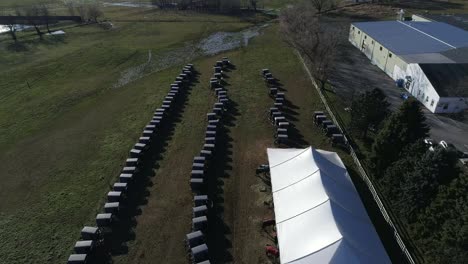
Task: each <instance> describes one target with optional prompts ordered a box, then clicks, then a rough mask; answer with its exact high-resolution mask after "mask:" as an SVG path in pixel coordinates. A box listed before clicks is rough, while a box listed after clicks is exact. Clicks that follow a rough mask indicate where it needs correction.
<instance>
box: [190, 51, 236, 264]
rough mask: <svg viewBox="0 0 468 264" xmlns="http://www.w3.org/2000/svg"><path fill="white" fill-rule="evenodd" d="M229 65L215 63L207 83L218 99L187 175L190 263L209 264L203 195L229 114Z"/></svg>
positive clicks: (207, 202)
mask: <svg viewBox="0 0 468 264" xmlns="http://www.w3.org/2000/svg"><path fill="white" fill-rule="evenodd" d="M231 66H232V64H231V62H230V61H229V60H228V58H223V59H222V60H221V61H217V62H216V64H215V65H214V67H213V70H214V74H213V78H211V79H210V87H211V89H213V92H214V94H215V95H216V97H217V102H216V103H214V105H213V110H212V111H211V112H210V113H208V114H207V119H208V124H207V126H206V132H205V143H204V145H203V148H202V150H201V151H200V154H199V155H198V156H195V157H194V158H193V163H192V172H191V175H190V187H191V189H192V192H193V193H194V198H193V201H194V207H193V208H192V232H191V233H189V234H187V235H186V238H185V241H186V248H187V251H188V257H189V259H190V260H189V261H190V263H194V264H195V263H197V264H202V263H203V264H208V263H210V257H209V254H208V246H207V244H206V243H207V241H206V239H205V234H204V233H203V232H205V231H206V230H207V227H208V210H210V208H211V202H210V200H209V199H208V196H207V195H206V192H207V190H206V188H207V186H206V173H207V170H208V168H209V166H210V162H211V161H212V158H213V155H214V154H215V153H214V152H215V150H218V149H219V148H216V147H217V146H216V145H217V142H218V141H219V138H220V136H219V134H218V133H219V130H220V128H221V126H223V117H224V116H225V113H226V112H227V111H228V110H229V98H228V95H227V91H226V89H225V88H224V87H223V76H224V74H225V73H224V71H225V70H226V69H227V68H228V67H231Z"/></svg>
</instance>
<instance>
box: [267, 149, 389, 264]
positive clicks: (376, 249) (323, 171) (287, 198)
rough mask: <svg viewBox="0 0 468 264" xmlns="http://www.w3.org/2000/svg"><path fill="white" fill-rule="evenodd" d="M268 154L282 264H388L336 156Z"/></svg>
mask: <svg viewBox="0 0 468 264" xmlns="http://www.w3.org/2000/svg"><path fill="white" fill-rule="evenodd" d="M267 151H268V160H269V164H270V174H271V185H272V191H273V201H274V204H275V216H276V229H277V234H278V243H279V249H280V258H281V263H301V264H302V263H303V264H306V263H391V262H390V259H389V257H388V255H387V253H386V251H385V249H384V247H383V245H382V242H381V241H380V238H379V236H378V235H377V232H376V231H375V229H374V226H373V224H372V222H371V221H370V219H369V216H368V215H367V212H366V209H365V208H364V205H363V204H362V202H361V199H360V197H359V194H358V193H357V191H356V189H355V188H354V184H353V182H352V181H351V179H350V177H349V175H348V172H347V171H346V168H345V166H344V164H343V162H342V161H341V159H340V157H339V156H338V155H337V154H336V153H334V152H329V151H324V150H316V149H312V148H311V147H309V148H306V149H268V150H267Z"/></svg>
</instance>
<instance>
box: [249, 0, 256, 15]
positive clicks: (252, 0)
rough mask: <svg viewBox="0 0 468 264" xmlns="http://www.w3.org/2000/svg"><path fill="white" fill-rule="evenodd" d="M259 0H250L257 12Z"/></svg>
mask: <svg viewBox="0 0 468 264" xmlns="http://www.w3.org/2000/svg"><path fill="white" fill-rule="evenodd" d="M257 4H258V0H250V5H251V6H252V7H253V9H254V11H255V12H257Z"/></svg>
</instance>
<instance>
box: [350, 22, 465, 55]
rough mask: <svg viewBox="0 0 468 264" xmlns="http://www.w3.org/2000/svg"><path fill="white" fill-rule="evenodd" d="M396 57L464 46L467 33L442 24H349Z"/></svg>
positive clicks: (437, 51)
mask: <svg viewBox="0 0 468 264" xmlns="http://www.w3.org/2000/svg"><path fill="white" fill-rule="evenodd" d="M353 25H354V26H356V27H357V28H358V29H360V30H362V31H363V32H365V33H366V34H367V35H369V36H370V37H372V38H373V39H375V40H376V41H377V42H379V43H380V44H382V45H383V46H384V47H385V48H387V49H389V50H390V51H392V52H393V53H395V54H397V55H408V54H419V53H439V52H443V51H447V50H450V49H455V48H460V47H466V46H468V31H465V30H463V29H460V28H457V27H454V26H451V25H449V24H446V23H442V22H414V21H410V22H403V21H379V22H359V23H353Z"/></svg>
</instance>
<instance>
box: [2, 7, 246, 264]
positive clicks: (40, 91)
mask: <svg viewBox="0 0 468 264" xmlns="http://www.w3.org/2000/svg"><path fill="white" fill-rule="evenodd" d="M132 12H135V11H133V10H132ZM206 16H207V17H209V15H206ZM218 18H219V16H218ZM227 19H229V18H227ZM248 25H249V24H248V23H244V22H235V23H219V24H218V23H207V22H187V23H140V24H139V23H131V22H129V23H115V29H112V30H105V29H103V28H101V27H99V26H96V25H89V26H80V27H66V28H65V31H66V32H67V34H66V35H65V37H58V38H54V37H46V40H45V41H42V42H40V41H38V40H37V37H36V36H35V35H34V34H33V33H31V32H25V33H20V34H19V37H20V41H21V43H23V44H24V46H25V50H23V51H20V52H15V51H12V50H11V48H10V47H9V45H10V44H11V40H10V39H9V36H8V35H2V36H0V58H1V59H2V60H1V64H0V91H1V96H0V131H1V133H0V149H1V151H0V157H1V158H2V159H4V160H8V162H4V163H2V164H3V165H2V170H1V172H0V179H1V181H2V184H1V185H0V212H1V215H0V255H1V256H2V261H5V263H28V262H30V261H31V260H33V261H34V262H35V263H57V262H61V261H63V260H64V259H66V256H67V255H68V254H69V253H70V252H71V247H72V245H73V242H74V241H75V240H76V239H77V238H78V235H79V230H80V229H81V227H82V226H83V224H84V223H88V224H92V223H93V218H94V216H95V214H96V213H97V212H98V211H99V209H100V208H101V206H102V204H103V202H104V198H105V193H106V191H107V189H108V186H109V184H111V183H112V182H114V181H115V178H116V177H117V175H118V172H119V169H120V166H121V165H122V163H123V161H124V160H125V157H126V155H127V153H128V150H129V149H130V147H131V145H132V143H134V141H135V139H136V138H137V137H138V134H139V133H140V132H141V129H142V127H143V126H144V124H145V123H146V122H147V121H148V120H149V119H150V116H151V113H152V111H153V109H154V108H155V107H156V106H157V105H159V104H160V102H161V101H162V97H163V95H164V94H165V93H166V92H167V87H168V85H169V84H170V83H171V82H172V81H173V79H174V77H175V76H176V74H177V73H178V71H179V67H176V68H170V69H168V70H164V71H161V72H159V73H157V74H152V75H150V76H149V77H147V78H145V81H144V82H135V83H131V84H128V85H126V86H124V87H121V88H113V85H114V84H115V83H116V82H117V80H118V79H119V77H120V76H121V73H122V72H123V71H124V70H126V69H128V68H129V67H133V66H135V65H140V64H142V63H144V62H145V61H147V56H148V50H151V51H152V53H153V56H157V55H158V54H160V53H163V52H165V51H168V50H172V49H175V48H178V47H180V46H182V45H183V44H184V43H185V42H187V41H191V40H196V39H200V38H202V37H204V36H207V35H208V34H210V33H211V32H215V31H219V30H224V31H226V30H229V31H232V30H239V29H241V28H244V27H246V26H248ZM28 83H29V85H28Z"/></svg>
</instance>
